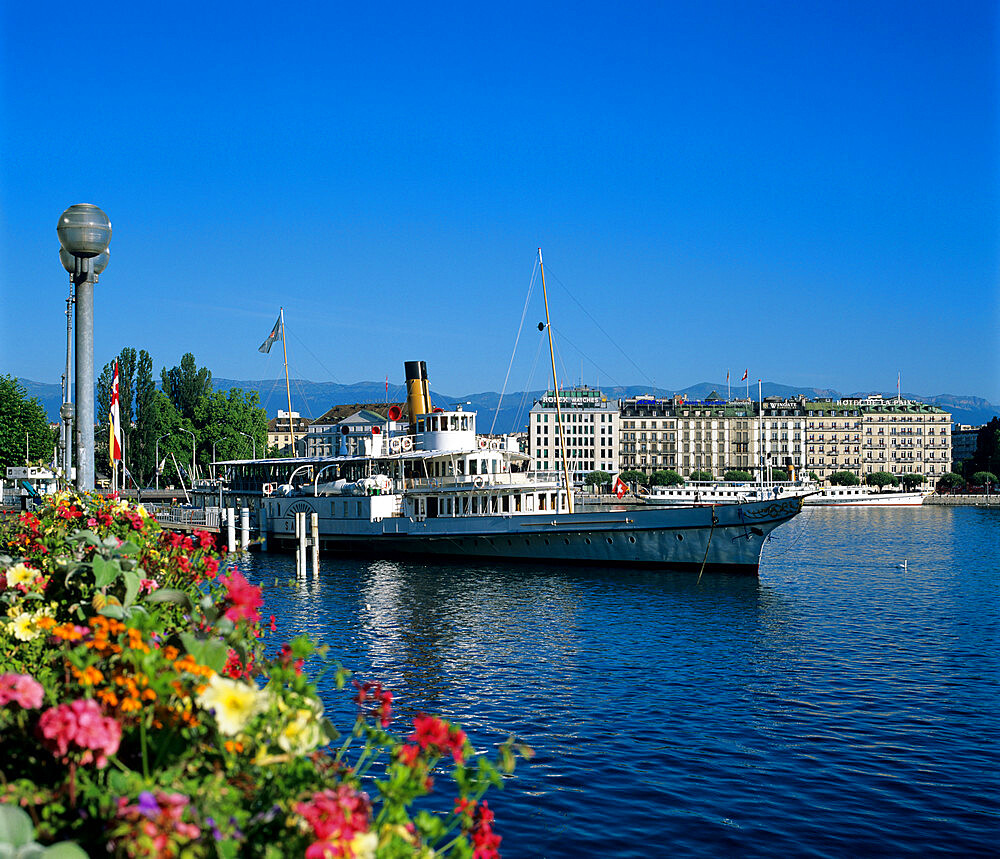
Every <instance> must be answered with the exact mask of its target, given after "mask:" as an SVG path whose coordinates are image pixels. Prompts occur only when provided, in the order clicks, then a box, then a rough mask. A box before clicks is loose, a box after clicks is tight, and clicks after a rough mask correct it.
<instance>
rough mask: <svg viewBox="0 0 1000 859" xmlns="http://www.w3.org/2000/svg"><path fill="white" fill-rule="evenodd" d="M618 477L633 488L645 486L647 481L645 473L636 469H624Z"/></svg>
mask: <svg viewBox="0 0 1000 859" xmlns="http://www.w3.org/2000/svg"><path fill="white" fill-rule="evenodd" d="M618 476H619V477H620V478H621V479H622V482H623V483H630V484H631V485H632V486H633V488H634V487H636V486H638V485H639V484H640V483H641V484H645V483H646V479H647V478H646V472H645V471H639V469H637V468H628V469H625V471H623V472H621V473H620V474H619V475H618Z"/></svg>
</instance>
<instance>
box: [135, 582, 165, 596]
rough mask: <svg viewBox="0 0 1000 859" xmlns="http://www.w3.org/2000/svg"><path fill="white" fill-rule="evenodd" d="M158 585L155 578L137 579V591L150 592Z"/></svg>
mask: <svg viewBox="0 0 1000 859" xmlns="http://www.w3.org/2000/svg"><path fill="white" fill-rule="evenodd" d="M159 586H160V585H159V584H158V583H157V581H156V580H155V579H139V593H143V594H151V593H152V592H153V591H155V590H156V589H157V588H158V587H159Z"/></svg>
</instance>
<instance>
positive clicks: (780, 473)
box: [771, 468, 788, 482]
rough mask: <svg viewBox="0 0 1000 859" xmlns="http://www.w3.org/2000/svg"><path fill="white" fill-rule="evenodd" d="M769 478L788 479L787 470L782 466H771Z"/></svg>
mask: <svg viewBox="0 0 1000 859" xmlns="http://www.w3.org/2000/svg"><path fill="white" fill-rule="evenodd" d="M771 480H777V481H779V482H780V481H784V480H788V472H787V471H785V469H783V468H772V469H771Z"/></svg>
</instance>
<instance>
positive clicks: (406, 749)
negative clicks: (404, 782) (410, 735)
mask: <svg viewBox="0 0 1000 859" xmlns="http://www.w3.org/2000/svg"><path fill="white" fill-rule="evenodd" d="M418 757H420V749H419V748H417V747H416V746H411V745H409V744H407V745H403V746H400V747H399V748H398V749H397V750H396V759H397V760H398V761H399V762H400V763H402V764H405V765H406V766H408V767H413V766H415V765H416V763H417V758H418Z"/></svg>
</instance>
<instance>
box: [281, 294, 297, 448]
mask: <svg viewBox="0 0 1000 859" xmlns="http://www.w3.org/2000/svg"><path fill="white" fill-rule="evenodd" d="M278 316H280V317H281V353H282V355H283V356H284V358H285V393H286V394H287V395H288V436H289V438H290V439H291V440H292V449H291V454H292V456H295V430H294V429H292V389H291V387H289V384H288V348H287V347H286V346H285V308H284V307H279V308H278Z"/></svg>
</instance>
